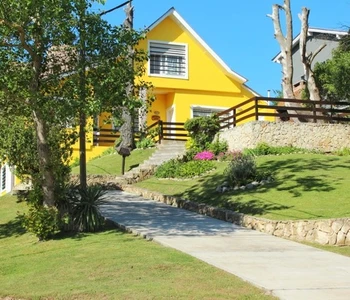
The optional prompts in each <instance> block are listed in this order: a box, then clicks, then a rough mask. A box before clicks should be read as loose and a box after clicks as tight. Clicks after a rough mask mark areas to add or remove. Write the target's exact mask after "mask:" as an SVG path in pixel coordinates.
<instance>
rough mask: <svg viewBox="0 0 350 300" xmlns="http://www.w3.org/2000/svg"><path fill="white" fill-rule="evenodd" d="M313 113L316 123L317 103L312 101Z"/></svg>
mask: <svg viewBox="0 0 350 300" xmlns="http://www.w3.org/2000/svg"><path fill="white" fill-rule="evenodd" d="M312 114H313V116H314V123H317V119H316V115H317V113H316V104H315V103H312Z"/></svg>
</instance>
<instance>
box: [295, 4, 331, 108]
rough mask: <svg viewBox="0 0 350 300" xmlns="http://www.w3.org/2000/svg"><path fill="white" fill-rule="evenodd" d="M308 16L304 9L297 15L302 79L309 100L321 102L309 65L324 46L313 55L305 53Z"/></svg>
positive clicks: (306, 10)
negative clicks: (299, 24)
mask: <svg viewBox="0 0 350 300" xmlns="http://www.w3.org/2000/svg"><path fill="white" fill-rule="evenodd" d="M309 14H310V10H309V9H308V8H306V7H303V8H302V13H301V15H300V14H299V19H300V21H301V32H300V42H299V49H300V57H301V62H302V63H303V67H304V78H305V81H306V85H307V88H308V91H309V93H310V100H315V101H319V100H321V96H320V91H319V89H318V87H317V85H316V81H315V77H314V72H313V71H312V68H311V64H312V62H313V60H314V58H315V57H316V55H317V54H318V53H320V51H321V50H322V49H323V48H324V47H325V46H326V44H324V45H321V46H320V47H319V48H318V49H317V50H316V51H315V52H314V53H309V54H308V53H306V43H307V35H308V30H309Z"/></svg>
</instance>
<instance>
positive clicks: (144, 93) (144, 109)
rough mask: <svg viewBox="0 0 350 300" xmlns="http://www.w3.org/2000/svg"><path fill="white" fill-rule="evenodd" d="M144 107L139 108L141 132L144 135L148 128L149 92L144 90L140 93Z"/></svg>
mask: <svg viewBox="0 0 350 300" xmlns="http://www.w3.org/2000/svg"><path fill="white" fill-rule="evenodd" d="M139 96H140V99H141V101H142V106H141V107H140V108H139V131H140V132H141V133H144V132H145V131H146V128H147V90H146V89H145V88H142V89H141V90H140V93H139Z"/></svg>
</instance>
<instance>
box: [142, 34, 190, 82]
mask: <svg viewBox="0 0 350 300" xmlns="http://www.w3.org/2000/svg"><path fill="white" fill-rule="evenodd" d="M151 43H159V44H167V45H179V46H184V47H185V59H186V61H185V63H186V69H185V75H184V76H176V75H167V74H151V58H150V57H149V58H148V63H147V75H148V76H149V77H165V78H176V79H185V80H187V79H188V65H189V64H188V61H189V59H188V44H186V43H173V42H167V41H159V40H148V46H147V47H148V53H149V56H150V55H151V47H150V45H151Z"/></svg>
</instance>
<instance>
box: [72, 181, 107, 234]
mask: <svg viewBox="0 0 350 300" xmlns="http://www.w3.org/2000/svg"><path fill="white" fill-rule="evenodd" d="M105 193H106V191H105V190H103V189H102V187H100V186H98V185H91V186H88V187H87V188H86V189H82V188H80V187H76V188H75V192H73V193H70V197H71V199H70V201H71V205H72V219H73V224H74V227H75V228H76V229H77V230H78V231H83V232H94V231H97V230H99V229H100V228H101V227H102V226H103V224H104V219H103V217H102V215H101V212H100V209H99V206H100V205H101V204H103V203H104V201H103V199H102V197H103V196H104V195H105Z"/></svg>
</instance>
